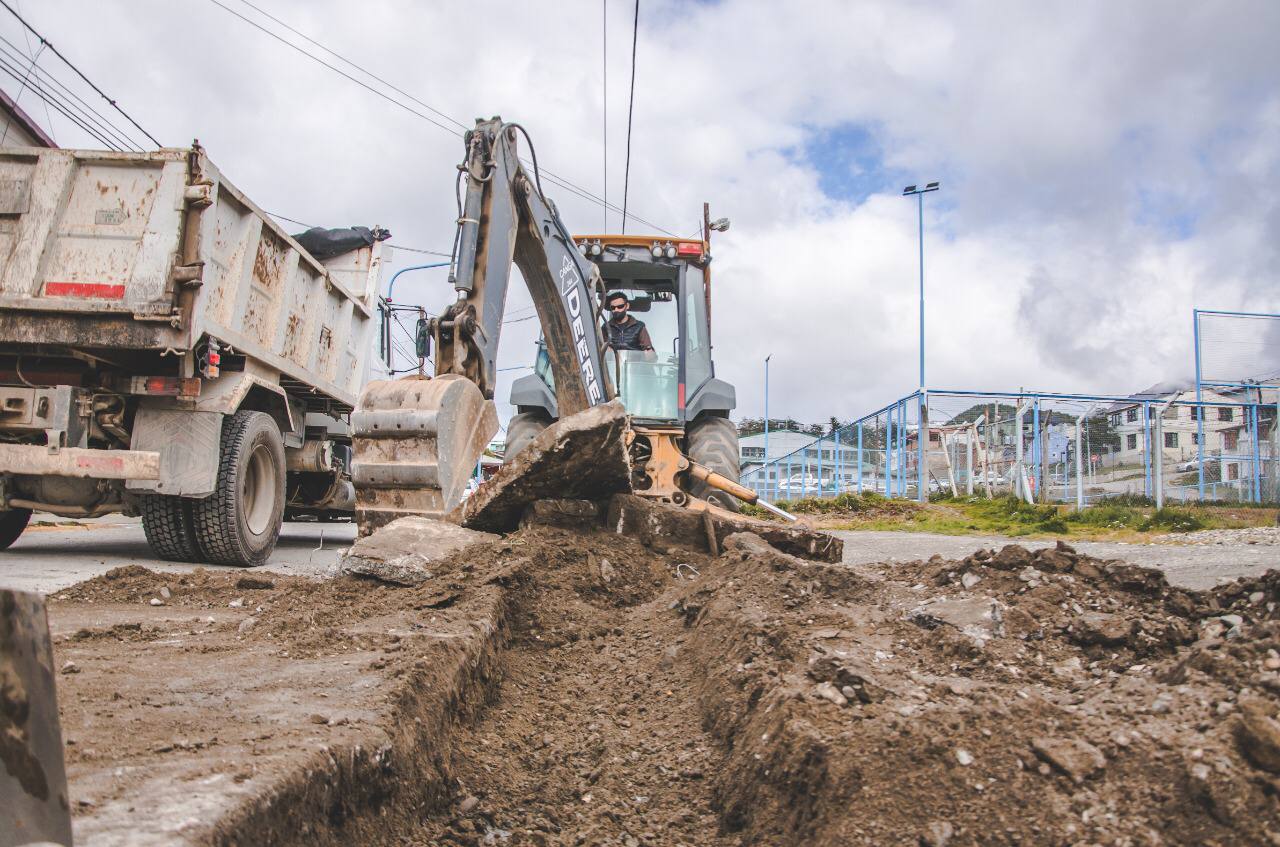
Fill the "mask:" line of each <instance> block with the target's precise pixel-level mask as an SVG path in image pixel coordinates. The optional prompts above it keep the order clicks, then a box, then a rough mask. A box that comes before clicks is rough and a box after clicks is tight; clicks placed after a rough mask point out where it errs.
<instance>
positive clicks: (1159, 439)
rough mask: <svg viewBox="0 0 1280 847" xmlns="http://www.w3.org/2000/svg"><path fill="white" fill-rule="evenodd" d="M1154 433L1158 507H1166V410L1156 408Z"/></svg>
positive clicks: (1154, 466)
mask: <svg viewBox="0 0 1280 847" xmlns="http://www.w3.org/2000/svg"><path fill="white" fill-rule="evenodd" d="M1153 430H1154V432H1153V433H1152V434H1153V435H1154V437H1155V444H1156V449H1155V456H1154V457H1153V461H1154V462H1155V464H1154V465H1153V468H1154V476H1155V487H1156V497H1155V500H1156V508H1157V509H1163V508H1164V410H1163V409H1157V410H1156V422H1155V426H1154V427H1153Z"/></svg>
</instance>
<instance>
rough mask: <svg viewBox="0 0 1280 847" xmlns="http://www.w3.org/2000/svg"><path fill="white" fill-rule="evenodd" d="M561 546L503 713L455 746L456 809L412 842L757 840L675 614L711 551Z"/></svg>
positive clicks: (507, 661)
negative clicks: (748, 828)
mask: <svg viewBox="0 0 1280 847" xmlns="http://www.w3.org/2000/svg"><path fill="white" fill-rule="evenodd" d="M560 541H561V543H562V544H563V545H564V546H562V547H560V549H558V550H556V551H555V552H554V553H552V554H551V555H546V554H545V553H544V554H543V555H541V556H539V557H538V562H537V567H535V568H533V569H532V570H531V571H530V573H531V574H532V575H533V576H532V578H531V580H530V582H529V583H528V584H527V585H526V586H524V587H523V588H522V590H521V591H520V599H519V601H518V602H517V604H516V608H517V610H518V611H517V621H518V623H517V624H516V625H515V632H514V639H513V642H512V644H511V646H510V649H509V650H508V652H507V653H506V654H505V656H504V658H503V663H504V667H505V670H506V675H505V678H504V679H503V681H502V683H501V686H500V688H499V690H498V695H497V700H496V703H495V704H494V705H493V707H492V708H491V709H489V710H488V711H487V712H486V713H485V714H484V717H483V719H482V720H481V721H480V722H478V723H476V724H473V725H469V726H463V727H460V728H459V731H458V732H457V733H456V734H455V735H454V737H453V749H452V753H451V758H452V760H453V761H454V762H455V768H454V771H453V774H454V776H455V778H456V780H457V782H456V793H455V795H454V801H455V802H454V803H453V804H452V805H451V806H450V807H449V808H447V809H443V810H441V811H440V812H438V813H436V814H433V815H431V816H430V817H429V818H428V819H427V820H426V821H424V823H423V825H422V827H421V828H420V829H419V830H418V831H417V832H415V833H413V834H412V835H411V836H409V837H408V838H406V839H405V842H404V843H406V844H411V845H479V844H499V843H501V844H505V843H510V844H513V845H516V844H533V845H550V844H557V845H558V844H567V845H576V844H599V845H606V844H608V845H614V844H616V845H627V846H628V847H636V845H640V844H648V845H672V846H673V847H675V845H689V847H693V845H737V844H741V843H742V841H741V839H740V838H739V837H737V836H736V835H733V834H731V833H723V832H722V827H721V825H720V820H719V816H718V814H717V812H716V809H715V808H714V799H713V795H712V789H711V780H712V777H713V776H714V775H715V772H716V769H717V767H718V766H719V763H720V761H721V759H722V755H721V749H720V744H719V743H718V741H717V740H716V739H715V738H713V737H712V736H710V735H709V734H707V733H706V732H705V731H704V729H703V726H702V724H703V720H702V715H701V712H700V710H699V708H698V703H697V699H696V694H695V692H696V690H697V684H698V679H699V677H700V673H699V670H698V668H696V667H694V666H693V665H692V664H691V663H689V662H687V661H684V660H683V659H682V658H681V654H682V652H685V651H687V643H688V641H689V639H690V637H691V634H690V633H689V631H688V630H687V628H686V627H684V626H683V623H682V621H681V619H680V617H679V616H678V615H677V614H675V612H674V611H673V610H672V608H671V606H672V602H673V599H674V597H675V596H676V595H677V594H678V593H679V592H680V591H681V586H682V585H683V584H687V583H688V582H689V581H692V580H693V579H695V578H696V575H697V574H698V573H699V570H700V569H705V567H706V561H707V560H706V557H704V556H701V555H699V554H693V553H688V554H681V555H676V556H674V557H673V556H670V555H665V556H662V555H657V554H654V553H652V552H649V551H647V550H644V548H637V547H633V546H631V545H629V544H619V543H618V541H619V539H617V537H616V536H612V537H611V536H605V535H587V536H585V537H584V536H581V535H570V534H568V533H565V534H563V535H562V536H561V537H560ZM570 541H572V543H569V542H570ZM583 541H586V544H585V545H584V544H583V543H582V542H583ZM584 548H585V549H584Z"/></svg>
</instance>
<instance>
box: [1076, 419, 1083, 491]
mask: <svg viewBox="0 0 1280 847" xmlns="http://www.w3.org/2000/svg"><path fill="white" fill-rule="evenodd" d="M1083 419H1084V415H1080V416H1079V417H1077V418H1076V511H1077V512H1078V511H1080V510H1081V509H1083V508H1084V441H1083V439H1082V435H1083V433H1082V431H1081V430H1082V427H1081V425H1080V421H1082V420H1083Z"/></svg>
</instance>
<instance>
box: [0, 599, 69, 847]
mask: <svg viewBox="0 0 1280 847" xmlns="http://www.w3.org/2000/svg"><path fill="white" fill-rule="evenodd" d="M53 680H54V673H53V648H52V646H51V644H50V641H49V623H48V618H47V617H46V615H45V610H44V600H43V599H42V598H41V597H40V595H39V594H33V593H28V592H25V591H9V590H0V761H2V762H3V764H4V767H0V847H10V845H17V844H35V843H41V844H45V843H51V844H64V845H69V844H70V843H71V803H70V801H69V799H68V797H67V772H66V766H65V765H64V763H63V758H62V730H61V728H60V726H59V723H58V696H57V691H56V690H55V687H54V682H53Z"/></svg>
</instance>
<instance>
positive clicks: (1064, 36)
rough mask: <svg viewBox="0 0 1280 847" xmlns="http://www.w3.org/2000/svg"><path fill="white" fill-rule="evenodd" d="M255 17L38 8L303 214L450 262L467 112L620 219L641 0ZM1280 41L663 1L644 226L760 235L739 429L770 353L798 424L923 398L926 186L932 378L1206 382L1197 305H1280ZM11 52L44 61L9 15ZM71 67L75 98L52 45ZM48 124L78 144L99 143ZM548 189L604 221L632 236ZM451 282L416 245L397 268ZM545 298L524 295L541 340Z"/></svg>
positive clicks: (722, 315)
mask: <svg viewBox="0 0 1280 847" xmlns="http://www.w3.org/2000/svg"><path fill="white" fill-rule="evenodd" d="M251 1H252V3H253V4H254V6H256V7H257V9H255V8H254V7H253V6H250V5H249V3H246V2H245V1H244V0H218V2H219V3H222V4H224V5H225V7H226V8H221V7H220V6H219V5H218V4H217V3H215V2H213V0H93V1H92V2H90V0H40V2H34V1H33V0H20V2H19V0H9V2H10V3H12V4H15V7H16V8H17V9H19V10H20V11H21V12H22V14H24V15H25V16H26V17H27V19H28V21H29V22H30V23H31V24H32V25H33V26H35V27H36V28H37V29H38V30H40V31H41V32H42V33H43V34H44V35H45V36H46V38H48V40H49V41H51V42H52V43H53V44H54V46H56V47H57V48H58V49H59V50H60V51H61V52H62V53H64V54H65V55H66V56H67V57H68V58H70V59H71V60H72V61H73V62H75V63H76V64H77V65H78V66H79V67H80V68H81V69H82V70H83V71H84V72H85V73H86V74H87V75H88V76H89V77H90V78H91V79H93V80H94V81H95V82H96V83H97V84H98V85H99V86H101V87H102V88H103V89H104V90H105V91H106V92H107V93H108V94H110V95H111V96H112V97H114V98H115V99H117V100H118V102H119V103H120V104H121V106H123V107H124V109H125V110H126V111H128V112H129V113H130V114H131V115H132V116H133V117H134V118H135V119H136V120H137V121H138V123H140V124H141V125H142V126H143V127H145V128H146V129H147V130H148V131H149V132H150V133H151V134H153V135H154V136H156V137H157V138H158V139H159V140H160V141H161V142H162V143H164V144H166V145H171V146H180V145H184V144H187V143H189V142H190V140H191V139H192V138H199V139H200V142H201V143H202V144H203V145H204V146H205V147H206V148H207V150H208V151H209V154H210V156H211V157H212V158H213V160H214V161H215V162H217V163H218V164H219V166H220V167H221V168H222V169H223V171H224V173H225V174H227V175H228V176H229V178H230V179H231V180H232V181H233V182H235V183H236V184H237V185H238V186H239V187H240V188H241V189H242V190H243V191H245V192H246V193H247V194H248V195H249V196H251V197H252V198H254V199H255V201H256V202H257V203H258V204H259V205H260V206H262V207H263V208H265V209H267V210H269V211H271V212H275V213H279V214H282V215H287V216H289V217H292V218H296V219H298V220H301V221H306V222H308V223H319V224H322V225H326V226H345V225H350V224H364V225H373V224H381V225H383V226H386V227H387V228H389V229H390V230H392V232H393V233H394V235H395V237H394V239H393V241H392V243H393V244H398V245H402V246H404V247H414V248H424V249H429V250H440V251H447V250H448V249H449V246H450V244H451V242H452V237H453V220H454V217H455V212H454V205H453V204H454V200H453V187H452V186H453V179H454V175H455V169H454V166H455V164H456V163H457V161H458V160H459V158H460V156H461V152H462V146H461V140H460V136H459V135H458V125H457V124H456V123H454V121H462V122H463V123H466V124H470V123H471V121H472V120H473V119H474V118H475V117H476V116H480V115H484V116H488V115H495V114H500V115H502V116H503V117H504V118H506V119H508V120H514V121H519V122H520V123H522V124H524V125H525V126H526V127H527V128H528V130H529V132H530V134H531V135H532V137H533V140H534V143H535V144H536V145H537V152H538V158H539V162H540V164H542V165H543V167H545V168H546V169H548V170H549V171H551V172H552V173H555V174H557V175H559V176H560V177H562V178H564V179H566V180H569V181H570V182H572V183H573V184H575V185H577V186H580V187H582V188H584V189H586V190H587V191H589V192H590V193H591V194H594V195H597V196H601V195H604V194H605V192H606V185H605V170H606V164H607V171H608V185H607V194H608V198H609V201H610V202H611V203H617V204H620V203H621V200H622V193H623V165H624V154H625V142H626V126H627V98H628V90H629V89H628V86H629V83H630V59H631V56H630V50H631V38H632V15H633V13H634V6H633V4H632V2H630V0H603V2H602V0H588V2H556V3H522V2H506V3H499V2H477V0H468V2H448V0H438V2H409V0H365V2H362V3H358V4H356V3H349V2H342V3H339V2H329V0H309V1H308V2H299V1H298V0H251ZM228 10H230V11H228ZM232 12H234V13H235V14H232ZM263 12H265V13H268V14H269V15H271V16H274V17H275V18H278V19H279V21H281V22H283V24H286V25H288V26H289V27H292V28H293V29H295V30H297V31H298V32H300V33H302V34H304V35H305V36H308V37H310V38H312V39H314V40H315V41H316V42H319V43H320V44H322V45H324V47H326V48H329V49H330V50H333V51H336V52H337V53H338V54H341V56H343V57H345V58H347V59H350V60H351V61H353V62H355V63H356V64H357V65H359V66H361V67H362V68H364V69H367V70H368V71H370V72H372V73H374V74H376V75H377V76H379V77H381V78H382V79H383V80H385V81H386V82H388V83H390V84H392V85H394V86H395V87H396V88H399V89H401V90H402V91H403V92H406V93H407V94H408V95H411V96H412V98H414V99H410V98H409V97H406V96H405V94H401V93H397V92H396V91H394V90H392V89H391V88H388V87H387V85H385V84H383V83H379V82H377V81H375V80H373V79H372V78H370V77H368V76H365V75H364V74H362V73H361V72H360V71H357V70H355V69H353V68H352V67H350V66H348V65H344V64H343V63H342V61H341V60H340V59H337V58H335V57H334V56H333V55H332V54H326V53H325V52H324V51H323V50H322V49H321V48H320V47H318V46H317V45H316V44H315V43H309V42H308V41H306V40H303V39H302V38H300V37H299V36H297V35H294V34H292V33H290V32H289V31H288V30H287V29H285V28H284V27H282V25H281V24H280V23H276V22H274V21H272V20H271V19H270V18H268V17H265V16H264V14H263ZM0 14H4V13H3V12H0ZM236 15H241V16H243V17H244V18H247V19H249V20H250V21H253V22H254V23H256V24H258V25H259V26H261V27H263V28H265V29H267V30H269V31H270V32H272V33H275V34H276V35H277V36H278V38H273V37H272V36H271V35H268V34H266V33H264V32H263V31H261V30H260V29H257V28H255V27H254V26H253V25H251V24H250V23H248V22H246V20H243V19H241V18H240V17H237V16H236ZM606 15H607V24H606V20H605V18H606ZM1276 32H1280V3H1275V2H1268V0H1257V2H1220V3H1215V2H1155V0H1149V2H1130V3H1115V2H1087V1H1086V0H1072V1H1071V2H1040V3H1026V2H997V1H996V0H981V2H977V1H976V0H975V2H936V3H912V2H902V0H885V2H821V3H820V2H794V3H787V4H779V3H776V2H768V0H740V1H737V2H735V1H733V0H730V1H729V2H720V3H692V2H662V0H641V3H640V24H639V40H638V46H637V50H636V53H637V59H636V78H635V106H634V119H633V126H634V128H633V134H632V160H631V181H630V196H629V208H630V210H631V211H632V212H634V213H635V214H638V215H639V216H640V217H641V218H643V219H644V220H645V221H648V222H651V223H653V224H656V225H658V226H661V227H663V228H664V229H667V230H670V231H672V232H676V233H680V234H686V233H692V232H693V231H694V229H695V227H696V225H697V221H698V219H699V217H700V215H701V204H702V202H703V201H704V200H705V201H709V202H710V203H711V207H712V213H713V216H716V217H719V216H726V217H729V218H730V219H731V220H732V226H731V229H730V230H729V232H727V233H725V234H724V235H723V236H717V242H716V249H715V255H716V258H715V263H714V295H713V297H714V304H713V309H714V318H715V325H714V328H713V339H714V341H715V342H716V363H717V372H718V375H720V376H721V377H723V378H726V379H728V380H729V381H731V382H733V383H734V384H736V386H737V389H738V410H737V413H736V415H735V416H737V417H741V416H758V415H759V414H761V412H762V409H763V395H764V392H763V359H764V357H765V355H766V354H769V353H772V354H773V360H772V371H771V376H772V386H771V393H770V403H771V411H773V413H774V415H775V416H777V415H790V416H793V417H797V418H801V419H804V420H826V419H827V418H829V417H831V416H832V415H835V416H838V417H840V418H841V419H849V418H852V417H856V416H858V415H860V414H862V413H864V412H867V411H871V410H873V409H875V408H877V407H879V406H882V405H884V404H885V403H887V402H889V401H890V400H892V399H894V398H896V397H898V396H901V395H903V394H906V393H909V392H910V391H912V390H914V389H915V387H916V385H917V382H918V377H917V354H916V350H917V312H916V309H917V301H916V298H917V265H916V261H917V229H916V227H917V221H916V206H915V201H914V200H911V199H907V198H903V197H902V196H900V192H901V189H902V186H904V185H906V184H908V183H915V182H923V181H929V180H941V182H942V190H941V191H939V192H937V193H934V194H930V195H929V196H928V197H927V199H926V202H925V217H924V227H925V243H924V248H925V271H926V290H927V294H926V297H927V316H926V320H927V324H928V328H927V342H926V347H927V356H928V362H927V369H928V377H927V382H928V383H929V385H930V386H931V387H934V388H965V389H992V390H1009V389H1017V388H1019V387H1026V388H1034V389H1041V390H1057V391H1081V392H1084V391H1088V392H1103V393H1114V392H1128V391H1132V390H1137V389H1139V388H1142V387H1145V386H1146V385H1149V384H1151V383H1153V382H1156V381H1159V380H1164V379H1169V378H1176V377H1181V376H1184V375H1186V374H1188V373H1190V372H1191V370H1192V353H1191V309H1192V308H1193V307H1194V306H1199V307H1202V308H1219V309H1244V310H1250V311H1273V312H1274V311H1280V285H1277V279H1276V271H1277V267H1280V192H1278V191H1277V188H1276V186H1277V185H1280V59H1278V58H1277V52H1276V49H1275V44H1274V36H1275V33H1276ZM0 35H3V36H4V37H5V38H6V39H8V42H10V44H11V46H12V47H13V48H14V49H17V48H21V49H22V50H23V51H29V52H28V55H30V53H34V52H35V50H36V49H38V47H39V44H38V42H36V41H34V39H31V38H30V36H29V35H28V34H25V33H24V32H23V30H22V29H21V28H20V27H19V26H18V25H17V23H16V22H15V21H14V20H13V19H12V18H11V17H9V16H8V15H7V14H4V20H3V21H0ZM606 35H607V62H606V50H605V48H606ZM282 40H283V41H282ZM285 41H287V42H290V43H293V44H296V45H298V46H300V47H301V48H303V49H304V50H306V51H308V52H310V53H312V54H315V55H317V56H320V57H322V58H324V59H325V60H326V61H328V62H330V63H331V64H333V65H335V66H337V67H340V68H342V69H343V70H344V71H345V72H346V73H349V74H350V75H352V76H354V77H357V78H358V79H360V80H361V81H363V82H364V83H366V84H367V85H368V86H370V87H372V88H374V89H376V90H377V91H379V92H382V94H383V95H385V96H384V97H380V96H378V95H377V94H375V93H372V92H371V91H369V90H367V89H366V88H363V87H361V86H359V85H357V84H355V83H354V82H352V81H350V80H348V79H345V78H343V77H342V76H339V75H338V74H336V73H334V72H333V71H332V70H329V69H327V68H325V67H323V66H322V65H320V64H318V63H317V62H315V61H313V60H311V59H308V58H307V57H306V56H304V55H302V54H301V53H299V52H297V51H296V50H294V49H292V48H291V47H289V46H287V45H286V44H285V43H283V42H285ZM39 67H40V68H42V69H46V70H47V71H48V72H49V73H51V74H54V75H57V76H58V77H59V78H60V79H63V80H64V81H66V82H67V83H68V84H73V80H72V77H71V75H70V73H69V72H68V71H67V69H66V68H65V66H62V65H61V64H60V63H58V62H57V60H56V59H55V58H54V57H53V56H52V55H51V54H49V53H48V52H47V51H46V52H45V53H43V54H42V55H41V56H39ZM606 71H607V85H606ZM0 86H3V87H4V89H5V90H6V91H7V92H9V93H10V95H11V96H12V95H14V94H16V93H17V91H18V85H17V83H15V82H14V81H13V80H12V79H9V78H7V77H6V78H4V79H0ZM85 96H86V98H88V94H87V93H86V95H85ZM388 98H389V99H390V100H395V101H398V102H400V103H401V104H404V105H403V106H398V105H395V104H394V103H392V102H389V99H388ZM20 102H21V103H22V105H23V106H24V107H25V108H26V109H27V111H28V112H29V113H30V114H31V115H32V116H33V117H35V118H36V119H37V120H38V121H39V122H41V123H42V124H45V125H46V126H50V125H51V128H52V131H53V135H54V136H55V138H56V140H57V141H58V143H59V144H60V145H62V146H100V145H96V144H95V143H94V142H93V141H92V140H91V139H90V138H88V137H87V136H86V135H85V134H84V133H83V131H81V130H80V129H78V128H76V127H75V126H73V125H72V124H71V123H70V122H68V121H67V120H66V119H64V118H63V117H62V116H60V115H58V114H57V113H56V112H49V113H46V110H45V108H44V106H43V104H41V103H40V101H39V100H37V99H35V98H34V97H32V95H31V94H30V93H29V92H28V93H24V94H23V96H22V99H21V101H20ZM95 105H97V104H96V103H95ZM606 111H607V116H608V121H607V133H606V127H605V120H604V118H605V114H606ZM414 112H416V113H417V114H414ZM428 119H430V120H428ZM117 120H118V121H119V122H123V121H122V120H121V119H119V118H118V116H117ZM431 121H434V122H436V123H438V124H440V125H441V126H437V125H435V124H433V123H432V122H431ZM135 135H137V133H136V132H135ZM606 137H607V149H608V156H607V162H606V157H605V140H606ZM547 192H548V194H550V195H551V196H552V197H553V198H554V199H555V200H556V202H557V203H558V205H559V207H560V209H561V213H562V215H563V216H564V218H565V220H566V223H567V224H568V226H569V228H570V229H571V230H573V231H578V232H598V231H600V230H602V229H606V228H607V229H609V230H613V231H616V230H617V229H618V228H619V226H620V216H619V215H618V214H617V213H609V214H608V215H607V217H606V213H605V210H604V209H603V208H602V207H601V205H600V204H599V203H598V202H594V201H590V200H587V199H583V198H581V197H578V196H575V195H574V194H573V193H571V192H570V191H567V190H560V189H552V188H551V187H550V186H547ZM648 230H649V228H648V227H646V226H644V225H643V224H637V223H636V222H635V221H631V222H629V224H628V231H629V232H636V231H648ZM424 258H425V259H427V260H430V258H431V257H429V256H426V257H424V255H423V254H418V253H412V252H408V251H395V254H394V265H393V268H394V267H403V266H407V265H411V264H417V263H420V262H422V261H423V260H424ZM450 297H451V292H450V291H449V290H448V287H447V285H446V284H445V282H444V274H443V273H442V272H441V271H422V272H417V273H414V274H407V275H405V276H403V277H401V279H400V282H398V283H397V297H396V299H397V300H400V301H414V302H419V303H422V304H423V305H425V306H427V308H429V309H432V310H435V309H437V308H439V307H440V306H441V305H442V304H444V303H445V302H447V300H448V299H450ZM528 303H529V299H528V295H527V294H526V293H525V292H524V291H523V290H516V291H514V292H513V295H512V297H511V300H510V305H509V309H510V312H511V314H512V315H513V317H519V316H522V315H526V314H528V313H529V312H530V310H529V309H528V308H527V306H528ZM535 337H536V321H523V322H518V323H513V324H510V325H508V327H507V328H506V331H505V333H504V336H503V342H502V349H501V355H502V361H501V362H500V363H499V366H500V367H512V368H515V367H518V366H521V365H524V364H527V363H528V362H530V361H531V358H532V353H533V342H534V339H535ZM520 373H521V371H518V370H516V371H507V372H504V373H503V374H502V375H503V376H504V377H506V378H508V379H507V380H506V381H504V382H503V383H502V384H500V386H499V399H500V400H504V399H505V397H506V392H507V385H508V384H509V378H510V377H514V376H519V375H520ZM504 412H505V413H506V414H509V410H506V409H504Z"/></svg>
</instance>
